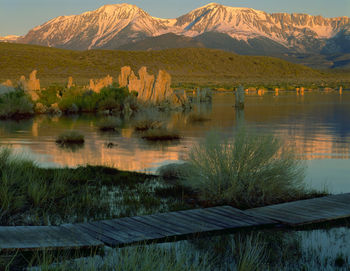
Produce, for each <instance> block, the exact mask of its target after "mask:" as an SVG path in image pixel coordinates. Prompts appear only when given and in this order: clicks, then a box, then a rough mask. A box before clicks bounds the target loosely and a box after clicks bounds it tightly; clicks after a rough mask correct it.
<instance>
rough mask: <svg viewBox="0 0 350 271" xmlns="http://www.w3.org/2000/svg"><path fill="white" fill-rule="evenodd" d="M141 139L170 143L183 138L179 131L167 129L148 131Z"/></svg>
mask: <svg viewBox="0 0 350 271" xmlns="http://www.w3.org/2000/svg"><path fill="white" fill-rule="evenodd" d="M141 137H142V138H143V139H145V140H148V141H170V140H179V139H180V138H181V136H180V133H179V132H178V131H175V130H168V129H165V128H160V129H151V130H147V131H146V132H144V133H143V134H142V135H141Z"/></svg>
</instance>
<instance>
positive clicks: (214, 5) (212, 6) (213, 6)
mask: <svg viewBox="0 0 350 271" xmlns="http://www.w3.org/2000/svg"><path fill="white" fill-rule="evenodd" d="M220 6H223V5H221V4H218V3H214V2H212V3H209V4H207V5H205V6H203V7H202V8H215V7H220Z"/></svg>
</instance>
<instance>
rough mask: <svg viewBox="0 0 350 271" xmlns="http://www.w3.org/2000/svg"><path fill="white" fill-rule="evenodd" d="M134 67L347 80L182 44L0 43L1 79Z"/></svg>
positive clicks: (207, 77)
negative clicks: (79, 46)
mask: <svg viewBox="0 0 350 271" xmlns="http://www.w3.org/2000/svg"><path fill="white" fill-rule="evenodd" d="M125 65H129V66H131V67H132V69H133V70H134V71H138V69H139V68H141V67H142V66H147V67H148V70H149V71H150V72H151V73H152V74H157V73H158V70H159V69H165V70H167V71H168V72H169V73H170V74H171V76H172V77H173V83H175V84H178V83H194V84H197V85H198V84H201V85H211V86H214V85H225V84H227V85H228V86H232V85H236V84H241V83H242V84H248V83H249V82H251V83H254V84H256V83H259V82H261V83H264V84H274V83H278V82H279V83H282V82H287V83H297V84H298V83H299V84H300V83H308V82H314V83H318V84H321V83H322V82H325V83H328V82H342V81H346V82H348V83H349V81H350V80H349V77H348V75H349V73H346V72H345V73H329V72H327V71H317V70H313V69H311V68H308V67H306V66H303V65H298V64H292V63H289V62H287V61H284V60H281V59H277V58H273V57H262V56H242V55H237V54H233V53H229V52H225V51H221V50H213V49H205V48H183V49H169V50H160V51H145V52H142V51H138V52H130V51H112V50H89V51H71V50H63V49H57V48H49V47H42V46H35V45H25V44H9V43H0V69H1V75H0V81H5V80H6V79H11V80H18V79H19V77H20V75H27V74H29V73H30V72H31V71H32V70H33V69H36V70H38V78H40V80H41V83H42V86H44V87H48V86H49V85H50V84H52V83H54V82H55V83H60V84H66V83H67V78H68V77H69V76H72V77H73V78H74V82H75V83H77V84H78V85H87V84H88V82H89V79H90V78H101V77H104V76H106V75H107V74H109V75H111V76H112V77H114V78H115V79H116V78H117V76H118V75H119V73H120V68H121V67H122V66H125Z"/></svg>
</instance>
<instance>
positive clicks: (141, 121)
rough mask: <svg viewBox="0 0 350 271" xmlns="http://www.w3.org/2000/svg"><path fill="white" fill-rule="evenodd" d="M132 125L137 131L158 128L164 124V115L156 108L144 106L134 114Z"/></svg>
mask: <svg viewBox="0 0 350 271" xmlns="http://www.w3.org/2000/svg"><path fill="white" fill-rule="evenodd" d="M132 126H133V127H134V129H135V131H139V132H145V131H148V130H151V129H159V128H161V127H163V126H164V115H163V114H161V112H159V110H157V109H154V108H149V107H146V108H144V109H143V110H142V111H140V112H139V113H138V114H137V115H136V116H135V119H134V121H133V124H132Z"/></svg>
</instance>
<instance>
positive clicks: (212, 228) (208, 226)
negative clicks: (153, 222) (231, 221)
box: [178, 211, 222, 231]
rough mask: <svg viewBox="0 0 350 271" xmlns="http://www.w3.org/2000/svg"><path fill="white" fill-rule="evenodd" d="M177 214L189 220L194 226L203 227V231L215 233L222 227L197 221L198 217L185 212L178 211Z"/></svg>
mask: <svg viewBox="0 0 350 271" xmlns="http://www.w3.org/2000/svg"><path fill="white" fill-rule="evenodd" d="M178 214H181V215H183V216H184V217H188V218H191V219H192V220H193V221H195V222H194V223H195V224H197V225H201V226H203V227H204V230H203V231H217V230H220V229H222V226H218V225H215V224H213V223H209V222H208V221H205V220H203V219H198V217H196V216H193V215H191V214H190V213H188V212H186V211H179V212H178Z"/></svg>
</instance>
